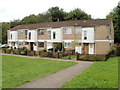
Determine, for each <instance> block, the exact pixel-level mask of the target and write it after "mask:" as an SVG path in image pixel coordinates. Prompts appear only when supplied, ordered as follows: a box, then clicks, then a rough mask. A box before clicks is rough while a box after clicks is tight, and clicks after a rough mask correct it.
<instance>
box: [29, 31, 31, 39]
mask: <svg viewBox="0 0 120 90" xmlns="http://www.w3.org/2000/svg"><path fill="white" fill-rule="evenodd" d="M30 39H31V32H29V40H30Z"/></svg>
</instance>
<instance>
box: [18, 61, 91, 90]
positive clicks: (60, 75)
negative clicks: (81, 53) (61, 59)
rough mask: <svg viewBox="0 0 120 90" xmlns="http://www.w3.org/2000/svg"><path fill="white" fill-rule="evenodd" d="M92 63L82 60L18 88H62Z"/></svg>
mask: <svg viewBox="0 0 120 90" xmlns="http://www.w3.org/2000/svg"><path fill="white" fill-rule="evenodd" d="M91 65H92V62H86V61H80V62H79V63H78V64H76V65H74V66H71V67H69V68H66V69H64V70H61V71H59V72H56V73H54V74H50V75H48V76H46V77H43V78H40V79H38V80H34V81H32V82H29V83H26V84H25V85H22V86H20V87H18V88H60V87H61V86H62V85H63V84H64V83H65V82H67V81H69V80H71V79H72V78H73V77H74V76H75V75H78V74H80V73H81V72H82V71H84V70H85V69H87V68H88V67H90V66H91Z"/></svg>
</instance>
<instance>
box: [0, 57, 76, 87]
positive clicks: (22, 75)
mask: <svg viewBox="0 0 120 90" xmlns="http://www.w3.org/2000/svg"><path fill="white" fill-rule="evenodd" d="M75 64H76V63H75V62H64V61H53V60H46V59H35V58H25V57H18V56H9V55H2V70H3V71H2V74H3V75H2V76H3V77H2V78H3V88H15V87H17V86H20V85H22V84H24V83H27V82H30V81H32V80H34V79H37V78H40V77H43V76H46V75H48V74H51V73H54V72H57V71H59V70H61V69H64V68H67V67H69V66H72V65H75Z"/></svg>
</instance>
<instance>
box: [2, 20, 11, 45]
mask: <svg viewBox="0 0 120 90" xmlns="http://www.w3.org/2000/svg"><path fill="white" fill-rule="evenodd" d="M9 28H10V23H5V22H3V23H2V44H5V43H7V30H8V29H9Z"/></svg>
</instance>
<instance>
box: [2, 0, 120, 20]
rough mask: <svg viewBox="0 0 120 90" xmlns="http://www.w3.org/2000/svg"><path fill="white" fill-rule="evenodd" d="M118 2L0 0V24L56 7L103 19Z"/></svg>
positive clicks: (108, 0)
mask: <svg viewBox="0 0 120 90" xmlns="http://www.w3.org/2000/svg"><path fill="white" fill-rule="evenodd" d="M118 2H119V0H0V22H7V21H11V20H14V19H22V18H23V17H25V16H28V15H30V14H35V15H37V14H39V13H42V12H45V11H47V10H48V9H49V8H50V7H54V6H58V7H60V8H63V9H64V10H65V11H67V12H69V11H71V10H73V9H75V8H80V9H82V10H84V11H85V12H86V13H88V14H91V15H92V18H105V17H106V15H107V14H108V13H109V12H110V11H111V10H112V9H113V8H114V7H116V6H117V4H118Z"/></svg>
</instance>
